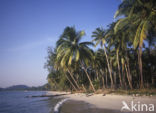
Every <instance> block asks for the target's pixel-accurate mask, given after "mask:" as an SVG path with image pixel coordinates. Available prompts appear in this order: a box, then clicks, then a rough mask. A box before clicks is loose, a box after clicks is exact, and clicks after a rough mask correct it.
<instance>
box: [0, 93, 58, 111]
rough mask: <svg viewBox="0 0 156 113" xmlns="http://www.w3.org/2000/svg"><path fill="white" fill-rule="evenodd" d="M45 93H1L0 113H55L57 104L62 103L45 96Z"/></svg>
mask: <svg viewBox="0 0 156 113" xmlns="http://www.w3.org/2000/svg"><path fill="white" fill-rule="evenodd" d="M43 94H46V92H44V91H0V113H53V108H54V106H55V104H56V103H57V102H58V101H60V100H57V99H53V98H49V97H31V98H27V96H32V95H35V96H37V95H43Z"/></svg>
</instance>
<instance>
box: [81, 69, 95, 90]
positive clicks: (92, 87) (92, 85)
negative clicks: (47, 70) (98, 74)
mask: <svg viewBox="0 0 156 113" xmlns="http://www.w3.org/2000/svg"><path fill="white" fill-rule="evenodd" d="M84 71H85V73H86V75H87V77H88V80H89V82H90V85H91V87H92V89H93V91H94V92H95V88H94V86H93V83H92V81H91V79H90V77H89V74H88V72H87V70H86V68H84Z"/></svg>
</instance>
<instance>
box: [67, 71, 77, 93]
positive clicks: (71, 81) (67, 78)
mask: <svg viewBox="0 0 156 113" xmlns="http://www.w3.org/2000/svg"><path fill="white" fill-rule="evenodd" d="M65 76H66V78H67V80H68V81H69V82H70V84H71V85H72V87H73V88H74V89H75V91H77V89H76V87H75V86H74V84H73V83H72V81H71V80H70V79H69V78H68V76H67V75H66V74H65Z"/></svg>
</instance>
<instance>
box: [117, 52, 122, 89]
mask: <svg viewBox="0 0 156 113" xmlns="http://www.w3.org/2000/svg"><path fill="white" fill-rule="evenodd" d="M116 54H117V63H118V71H119V80H120V86H121V87H123V85H122V79H121V71H120V63H119V52H118V51H117V52H116Z"/></svg>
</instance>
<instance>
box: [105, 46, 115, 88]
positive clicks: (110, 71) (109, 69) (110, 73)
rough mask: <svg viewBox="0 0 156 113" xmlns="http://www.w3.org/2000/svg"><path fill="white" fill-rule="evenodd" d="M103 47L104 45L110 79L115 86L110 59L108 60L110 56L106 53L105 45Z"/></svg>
mask: <svg viewBox="0 0 156 113" xmlns="http://www.w3.org/2000/svg"><path fill="white" fill-rule="evenodd" d="M103 47H104V52H105V56H106V60H107V66H108V71H109V75H110V79H111V88H114V83H113V77H112V70H111V68H110V64H109V61H108V56H107V53H106V48H105V45H104V46H103Z"/></svg>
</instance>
